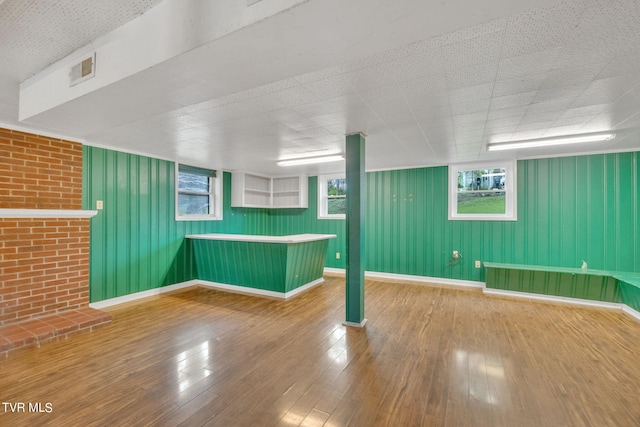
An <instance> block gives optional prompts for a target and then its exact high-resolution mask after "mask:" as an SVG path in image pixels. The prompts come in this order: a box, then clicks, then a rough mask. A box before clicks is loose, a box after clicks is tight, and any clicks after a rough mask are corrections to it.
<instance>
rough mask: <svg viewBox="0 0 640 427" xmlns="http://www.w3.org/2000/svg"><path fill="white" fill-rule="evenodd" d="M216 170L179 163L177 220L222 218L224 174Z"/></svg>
mask: <svg viewBox="0 0 640 427" xmlns="http://www.w3.org/2000/svg"><path fill="white" fill-rule="evenodd" d="M217 175H218V174H217V173H216V171H215V170H211V169H204V168H197V167H193V166H186V165H178V168H177V177H176V182H177V185H176V201H177V202H176V220H213V219H222V206H221V205H222V197H221V193H222V190H221V189H222V176H217Z"/></svg>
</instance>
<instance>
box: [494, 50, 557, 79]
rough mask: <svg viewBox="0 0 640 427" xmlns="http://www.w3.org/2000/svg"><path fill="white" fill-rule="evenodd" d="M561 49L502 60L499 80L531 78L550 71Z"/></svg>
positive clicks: (499, 68)
mask: <svg viewBox="0 0 640 427" xmlns="http://www.w3.org/2000/svg"><path fill="white" fill-rule="evenodd" d="M558 53H559V49H558V48H552V49H547V50H542V51H536V52H532V53H528V54H525V55H520V56H511V57H506V58H502V59H501V60H500V65H499V66H498V75H497V77H496V78H497V79H498V80H505V79H513V78H514V77H520V76H525V77H526V76H529V75H531V74H539V73H544V72H546V71H549V70H550V69H551V68H552V67H553V65H554V63H555V62H556V58H557V56H558Z"/></svg>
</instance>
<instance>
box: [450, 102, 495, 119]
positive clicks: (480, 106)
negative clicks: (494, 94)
mask: <svg viewBox="0 0 640 427" xmlns="http://www.w3.org/2000/svg"><path fill="white" fill-rule="evenodd" d="M490 103H491V100H490V99H485V100H482V101H480V100H476V101H466V102H458V103H456V104H451V105H450V106H449V109H450V111H451V115H453V116H458V115H463V114H471V113H480V114H481V115H482V116H483V118H485V117H487V111H489V104H490Z"/></svg>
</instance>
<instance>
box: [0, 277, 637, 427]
mask: <svg viewBox="0 0 640 427" xmlns="http://www.w3.org/2000/svg"><path fill="white" fill-rule="evenodd" d="M110 312H111V314H112V315H113V323H112V325H110V326H107V327H104V328H102V329H99V330H97V331H94V332H91V333H86V334H81V335H77V336H74V337H72V338H70V339H69V340H67V341H62V342H54V343H50V344H47V345H43V346H42V347H40V348H38V349H28V350H24V351H23V352H21V353H19V354H18V355H15V356H12V357H11V358H9V359H8V360H5V361H2V362H0V372H1V377H0V400H1V401H2V402H7V403H11V404H12V405H15V404H16V403H19V402H22V403H25V409H26V412H13V413H12V412H10V407H8V406H7V404H3V405H2V406H0V425H10V426H20V425H53V426H61V425H66V426H72V425H73V426H76V425H77V426H80V425H83V426H89V425H122V426H133V425H161V426H165V425H166V426H175V425H185V426H199V425H206V426H253V425H256V426H297V425H305V426H322V425H324V426H333V427H337V426H346V425H350V426H378V425H383V426H384V425H388V426H607V425H611V426H631V425H640V405H639V404H638V390H640V323H639V322H637V321H635V320H633V319H631V318H629V317H627V316H625V315H623V314H622V313H619V312H615V311H607V310H598V309H586V308H576V307H571V306H564V305H555V304H545V303H539V302H535V303H533V302H523V301H518V300H510V299H502V298H495V297H485V296H483V295H482V294H481V292H479V291H476V290H460V289H452V288H446V287H427V286H420V285H407V284H397V283H384V282H378V281H367V284H366V314H367V318H368V320H369V321H368V323H367V325H366V328H365V329H355V328H345V327H343V326H342V325H341V322H342V320H343V319H344V278H340V277H327V282H326V283H325V284H324V285H322V286H320V287H317V288H314V289H312V290H310V291H309V292H306V293H304V294H302V295H300V296H298V297H296V298H293V299H291V300H289V301H276V300H271V299H264V298H257V297H250V296H244V295H237V294H230V293H223V292H218V291H214V290H209V289H203V288H199V289H192V290H187V291H184V292H181V293H175V294H171V295H165V296H161V297H156V298H153V299H148V300H146V301H145V302H144V303H143V304H136V305H129V306H126V307H120V308H117V309H113V310H110ZM36 402H38V403H41V404H42V406H41V411H42V412H36V413H33V412H32V413H30V412H28V409H29V408H28V404H29V403H31V404H33V403H36ZM46 403H50V404H51V409H52V411H50V413H47V412H46V408H47V407H46V406H45V404H46ZM12 407H14V408H15V406H12ZM32 409H33V408H32Z"/></svg>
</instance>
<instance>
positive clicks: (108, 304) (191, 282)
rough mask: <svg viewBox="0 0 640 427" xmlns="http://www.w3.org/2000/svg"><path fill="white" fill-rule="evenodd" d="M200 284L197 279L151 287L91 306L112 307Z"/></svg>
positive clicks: (91, 305) (96, 307) (93, 303)
mask: <svg viewBox="0 0 640 427" xmlns="http://www.w3.org/2000/svg"><path fill="white" fill-rule="evenodd" d="M197 284H198V281H197V280H189V281H186V282H181V283H176V284H174V285H169V286H163V287H161V288H155V289H149V290H147V291H142V292H136V293H134V294H129V295H123V296H121V297H116V298H109V299H106V300H102V301H98V302H92V303H91V304H89V307H91V308H95V309H97V310H100V309H101V308H107V307H111V306H112V305H118V304H124V303H125V302H131V301H136V300H139V299H142V298H147V297H152V296H155V295H160V294H164V293H165V292H172V291H177V290H179V289H184V288H188V287H191V286H195V285H197Z"/></svg>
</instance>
